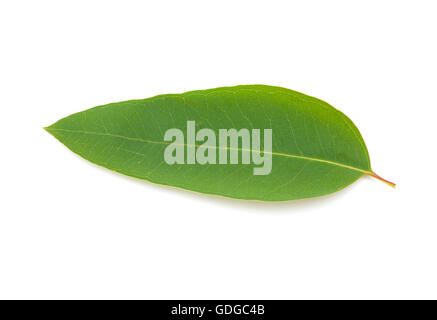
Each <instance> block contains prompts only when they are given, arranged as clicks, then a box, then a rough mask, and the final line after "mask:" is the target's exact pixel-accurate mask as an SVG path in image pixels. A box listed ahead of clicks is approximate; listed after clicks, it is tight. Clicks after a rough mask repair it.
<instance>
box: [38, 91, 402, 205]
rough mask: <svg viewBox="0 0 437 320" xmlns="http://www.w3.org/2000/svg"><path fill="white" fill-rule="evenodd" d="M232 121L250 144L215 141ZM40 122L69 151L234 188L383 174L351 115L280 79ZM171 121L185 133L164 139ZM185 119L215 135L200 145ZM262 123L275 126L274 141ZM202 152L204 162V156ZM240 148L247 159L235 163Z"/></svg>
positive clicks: (204, 186)
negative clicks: (373, 165)
mask: <svg viewBox="0 0 437 320" xmlns="http://www.w3.org/2000/svg"><path fill="white" fill-rule="evenodd" d="M190 124H191V125H194V127H193V128H189V127H190ZM231 128H234V129H237V130H240V129H247V130H248V132H249V134H250V133H252V136H249V139H251V141H250V144H249V145H247V144H246V145H245V144H244V143H243V140H242V139H240V140H239V141H238V142H239V144H238V145H237V147H236V148H233V147H232V146H235V145H231V143H230V141H227V142H228V144H227V145H226V144H219V140H220V139H219V137H220V134H221V133H220V132H221V131H220V130H221V129H222V130H223V129H226V130H228V129H231ZM45 129H46V130H47V131H48V132H50V133H51V134H52V135H54V136H55V137H56V138H57V139H58V140H59V141H61V142H62V143H63V144H65V145H66V146H67V147H68V148H69V149H70V150H72V151H73V152H75V153H77V154H79V155H80V156H82V157H83V158H85V159H87V160H89V161H91V162H93V163H95V164H97V165H100V166H103V167H105V168H108V169H111V170H114V171H117V172H120V173H123V174H125V175H128V176H132V177H137V178H140V179H145V180H148V181H151V182H154V183H159V184H163V185H169V186H175V187H179V188H183V189H188V190H193V191H197V192H202V193H208V194H216V195H222V196H226V197H231V198H238V199H253V200H263V201H281V200H294V199H302V198H310V197H317V196H321V195H325V194H329V193H333V192H336V191H338V190H341V189H343V188H344V187H346V186H348V185H349V184H351V183H352V182H354V181H355V180H357V179H358V178H360V177H361V176H363V175H366V174H367V175H371V176H373V177H376V178H378V179H380V180H383V181H385V180H384V179H382V178H380V177H379V176H377V175H376V174H375V173H373V172H372V169H371V167H370V160H369V155H368V152H367V148H366V145H365V143H364V141H363V138H362V137H361V134H360V132H359V131H358V129H357V127H356V126H355V125H354V124H353V123H352V121H351V120H350V119H349V118H348V117H346V116H345V115H344V114H343V113H342V112H340V111H338V110H337V109H335V108H333V107H332V106H330V105H329V104H327V103H326V102H323V101H321V100H319V99H316V98H313V97H310V96H307V95H304V94H302V93H299V92H296V91H292V90H289V89H285V88H280V87H272V86H265V85H245V86H236V87H223V88H216V89H210V90H199V91H191V92H186V93H183V94H167V95H159V96H156V97H152V98H148V99H144V100H131V101H125V102H119V103H112V104H108V105H104V106H99V107H95V108H91V109H88V110H85V111H83V112H79V113H76V114H73V115H70V116H68V117H66V118H64V119H61V120H59V121H58V122H56V123H54V124H53V125H51V126H50V127H47V128H45ZM169 129H179V130H180V132H182V133H183V134H184V136H183V137H182V139H183V140H180V139H179V140H178V138H176V136H171V135H170V136H171V138H172V139H173V140H169V141H165V140H164V136H165V134H166V132H167V130H169ZM191 129H192V130H195V132H196V133H198V132H199V130H200V129H211V130H212V132H213V134H215V138H216V140H213V139H212V138H213V137H211V136H209V138H210V139H208V141H207V145H204V146H203V147H201V146H202V144H203V143H204V141H205V140H202V139H198V140H196V141H194V140H193V138H190V137H189V135H190V133H189V132H190V130H191ZM253 129H259V130H260V131H259V132H260V133H261V137H260V141H261V145H262V146H261V148H257V147H256V139H255V138H254V136H253V134H254V132H256V130H253ZM267 129H271V130H272V131H271V132H272V138H271V141H272V147H271V151H269V149H268V142H269V139H268V130H267ZM266 130H267V131H266ZM202 132H203V131H202ZM209 132H210V133H211V131H209ZM246 138H247V136H246ZM190 139H191V140H190ZM205 139H206V138H205ZM263 139H264V140H263ZM167 140H168V139H167ZM181 141H182V142H181ZM246 142H247V140H246ZM206 146H207V147H206ZM166 150H167V156H168V155H171V156H174V157H175V158H173V161H175V160H174V159H176V156H178V157H179V158H178V159H179V162H184V163H183V164H181V163H174V164H169V163H168V162H169V161H165V159H164V154H165V152H166ZM258 150H259V151H258ZM232 152H234V153H232ZM182 153H183V154H182ZM231 154H233V155H234V156H235V155H238V163H236V164H231V163H229V162H230V157H231ZM181 155H182V157H181ZM202 155H203V156H204V157H203V162H205V156H207V157H208V160H209V162H208V163H206V164H201V163H202ZM220 155H223V158H220ZM193 156H194V157H193ZM244 157H249V163H242V162H243V158H244ZM262 157H264V163H262V164H260V163H261V162H260V158H262ZM269 158H271V170H270V171H269V170H268V162H269V161H268V159H269ZM220 159H221V160H220ZM247 159H248V158H246V162H247ZM193 160H194V163H193V164H189V163H188V162H193ZM256 160H257V161H258V162H256V163H255V161H256ZM214 161H215V162H216V163H215V164H214V163H213V162H214ZM220 161H221V162H224V161H226V162H227V164H223V163H219V162H220ZM170 162H171V161H170ZM263 166H264V168H265V169H264V172H263V173H261V174H255V172H256V170H255V168H262V167H263ZM259 171H262V169H259ZM385 182H386V183H388V184H390V185H392V186H394V184H392V183H390V182H388V181H385Z"/></svg>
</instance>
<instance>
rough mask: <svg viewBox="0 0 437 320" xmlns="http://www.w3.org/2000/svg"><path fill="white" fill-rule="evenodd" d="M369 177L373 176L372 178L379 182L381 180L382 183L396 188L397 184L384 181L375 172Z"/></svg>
mask: <svg viewBox="0 0 437 320" xmlns="http://www.w3.org/2000/svg"><path fill="white" fill-rule="evenodd" d="M369 175H370V176H372V177H374V178H376V179H378V180H380V181H382V182H384V183H385V184H388V185H389V186H390V187H392V188H396V184H395V183H393V182H390V181H388V180H385V179H383V178H381V177H380V176H378V175H377V174H376V173H375V172H373V171H372V172H370V173H369Z"/></svg>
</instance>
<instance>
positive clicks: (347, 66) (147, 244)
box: [0, 0, 437, 299]
mask: <svg viewBox="0 0 437 320" xmlns="http://www.w3.org/2000/svg"><path fill="white" fill-rule="evenodd" d="M436 13H437V5H436V2H435V1H380V0H379V1H253V0H252V1H173V2H172V1H154V2H146V1H70V2H67V1H3V2H1V4H0V33H1V43H0V56H1V59H0V99H1V100H0V105H1V109H0V114H1V116H0V124H1V127H0V130H1V140H0V141H1V143H2V146H1V157H0V161H1V180H0V181H1V200H0V298H42V299H45V298H57V299H64V298H84V299H88V298H102V299H104V298H133V299H147V298H156V299H160V298H178V299H179V298H181V299H182V298H185V299H190V298H199V299H200V298H202V299H209V298H218V299H221V298H228V299H233V298H245V299H251V298H257V299H264V298H279V299H292V298H299V299H305V298H333V299H339V298H350V299H357V298H365V299H368V298H376V299H379V298H434V299H436V298H437V272H436V270H437V257H436V251H437V216H436V214H437V210H436V205H435V198H436V190H435V186H436V178H437V177H436V170H435V161H436V156H437V155H436V150H435V148H436V140H435V138H436V108H437V103H436V101H437V97H436V84H437V76H436V74H437V63H436V57H437V45H436V43H437V42H436V32H437V19H436ZM255 83H262V84H270V85H278V86H283V87H287V88H290V89H294V90H297V91H301V92H303V93H306V94H309V95H312V96H315V97H318V98H320V99H323V100H325V101H327V102H328V103H330V104H332V105H333V106H335V107H336V108H338V109H340V110H341V111H343V112H344V113H345V114H347V115H348V116H349V117H350V118H351V119H352V120H353V121H354V122H355V124H356V125H357V126H358V128H359V129H360V131H361V133H362V135H363V137H364V140H365V141H366V143H367V146H368V149H369V152H370V156H371V160H372V165H373V169H374V171H375V172H377V173H378V174H380V175H381V176H383V177H385V178H387V179H389V180H393V181H394V182H396V183H397V184H398V187H397V188H396V189H392V188H390V187H388V186H387V185H385V184H383V183H381V182H379V181H377V180H374V179H371V178H368V177H364V178H362V179H360V180H359V181H358V182H356V183H355V184H353V185H352V186H350V187H348V188H347V189H345V190H343V191H341V192H339V193H337V194H334V195H330V196H325V197H321V198H319V199H313V200H303V201H295V202H288V203H259V202H248V201H237V200H227V199H223V198H218V197H214V196H206V195H201V194H196V193H192V192H188V191H181V190H175V189H172V188H168V187H162V186H158V185H153V184H150V183H147V182H145V181H140V180H136V179H132V178H128V177H124V176H122V175H119V174H116V173H113V172H111V171H109V170H106V169H103V168H100V167H97V166H95V165H92V164H90V163H89V162H87V161H86V160H83V159H81V158H79V157H78V156H76V155H75V154H73V153H72V152H70V151H69V150H68V149H67V148H65V147H64V146H63V145H62V144H61V143H59V142H58V141H57V140H55V139H54V138H53V137H52V136H50V135H49V134H47V132H45V131H44V130H43V129H42V127H44V126H47V125H50V124H51V123H53V122H55V121H56V120H58V119H60V118H62V117H64V116H67V115H69V114H71V113H74V112H77V111H81V110H84V109H87V108H90V107H93V106H95V105H101V104H105V103H110V102H116V101H122V100H128V99H135V98H146V97H150V96H153V95H156V94H161V93H178V92H184V91H188V90H194V89H206V88H213V87H218V86H227V85H237V84H255Z"/></svg>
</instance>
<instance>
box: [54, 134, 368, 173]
mask: <svg viewBox="0 0 437 320" xmlns="http://www.w3.org/2000/svg"><path fill="white" fill-rule="evenodd" d="M46 130H48V131H65V132H72V133H83V134H89V135H96V136H109V137H114V138H120V139H125V140H130V141H138V142H145V143H151V144H163V145H170V144H172V143H174V142H167V141H154V140H147V139H142V138H133V137H126V136H122V135H118V134H112V133H109V132H93V131H83V130H69V129H56V128H50V127H49V128H46ZM175 145H179V146H185V147H196V148H199V147H200V145H198V144H194V145H191V144H175ZM206 147H207V148H213V149H225V150H238V151H248V152H253V151H255V152H258V153H267V154H271V155H274V156H280V157H287V158H295V159H302V160H308V161H316V162H321V163H327V164H331V165H334V166H338V167H342V168H346V169H350V170H354V171H358V172H361V173H364V174H369V175H372V172H370V171H367V170H363V169H360V168H356V167H352V166H349V165H347V164H343V163H339V162H335V161H330V160H324V159H318V158H312V157H307V156H302V155H294V154H287V153H281V152H267V151H263V152H261V151H259V150H250V149H244V148H232V147H220V146H219V147H217V146H206Z"/></svg>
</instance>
